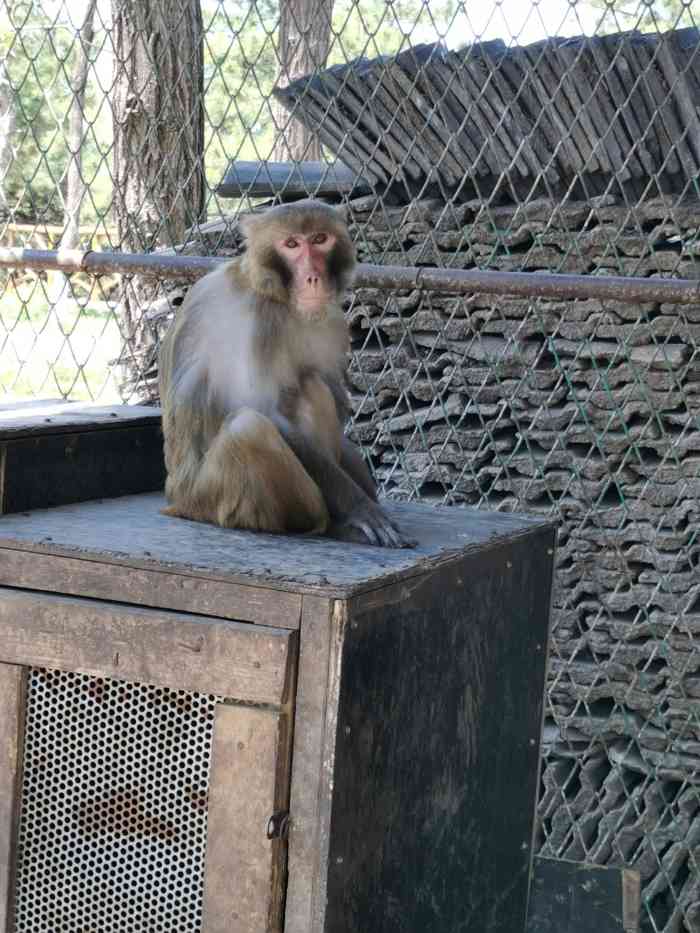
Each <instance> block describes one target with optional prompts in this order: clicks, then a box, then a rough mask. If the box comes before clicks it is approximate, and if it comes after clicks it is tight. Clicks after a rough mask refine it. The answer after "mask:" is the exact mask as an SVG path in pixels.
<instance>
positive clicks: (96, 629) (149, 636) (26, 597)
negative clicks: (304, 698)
mask: <svg viewBox="0 0 700 933" xmlns="http://www.w3.org/2000/svg"><path fill="white" fill-rule="evenodd" d="M0 629H1V630H2V639H1V640H0V658H1V659H2V660H3V661H7V662H10V663H13V664H24V665H27V666H31V667H49V668H57V669H59V670H66V671H80V672H81V673H85V674H94V675H95V676H97V677H114V678H117V679H120V680H131V681H136V682H138V683H151V684H157V685H159V686H166V687H173V688H177V689H182V690H193V691H195V692H198V693H214V694H219V695H221V696H225V697H232V698H234V699H241V700H249V701H252V702H256V703H270V704H275V705H281V704H283V703H284V702H286V700H287V698H288V694H289V689H290V678H291V676H292V671H293V665H294V662H295V648H296V638H295V636H294V635H293V634H292V633H291V632H288V631H286V630H285V629H277V628H268V627H267V626H253V625H246V624H244V623H239V622H227V621H220V620H218V619H211V618H208V617H206V616H194V615H187V614H185V613H179V612H165V611H162V610H159V611H156V610H153V609H140V608H136V607H130V606H121V605H115V604H110V603H102V602H98V601H97V600H88V599H76V598H69V597H64V596H49V595H46V594H41V593H25V592H22V591H20V590H9V589H5V588H0Z"/></svg>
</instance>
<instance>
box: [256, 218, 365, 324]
mask: <svg viewBox="0 0 700 933" xmlns="http://www.w3.org/2000/svg"><path fill="white" fill-rule="evenodd" d="M241 227H242V229H243V233H244V234H245V237H246V243H247V252H246V268H247V271H248V275H249V277H250V286H251V287H252V289H253V290H254V291H255V292H257V293H258V295H261V296H263V297H267V298H271V299H272V300H273V301H275V302H276V303H278V304H280V305H282V306H284V307H286V308H288V309H289V310H290V311H291V312H292V313H293V314H295V315H298V316H299V317H300V318H302V319H305V320H319V319H320V318H322V317H324V316H325V315H326V313H327V312H328V308H329V305H330V304H333V303H337V301H338V299H339V297H340V296H341V295H342V293H343V292H344V290H345V289H346V288H347V286H348V284H349V280H350V275H351V273H352V270H353V268H354V266H355V250H354V248H353V245H352V242H351V240H350V235H349V233H348V228H347V226H346V224H345V221H344V220H343V218H342V215H341V214H340V213H339V212H338V211H336V210H335V209H334V208H332V207H329V206H328V205H327V204H323V203H321V202H319V201H313V200H310V201H298V202H296V203H294V204H283V205H280V206H279V207H274V208H271V209H269V210H267V211H265V213H263V214H257V215H251V216H248V217H246V218H244V219H243V220H242V221H241Z"/></svg>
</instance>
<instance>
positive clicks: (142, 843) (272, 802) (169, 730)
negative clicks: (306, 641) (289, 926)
mask: <svg viewBox="0 0 700 933" xmlns="http://www.w3.org/2000/svg"><path fill="white" fill-rule="evenodd" d="M0 631H1V632H2V638H0V931H2V933H10V931H12V933H35V931H36V930H38V929H51V930H56V931H58V930H60V931H61V933H112V931H114V933H122V931H124V930H127V929H128V930H130V931H134V933H140V931H143V933H151V931H153V930H158V929H162V930H164V931H175V930H177V931H178V933H179V931H201V933H218V931H223V930H226V931H227V933H229V931H230V933H239V931H240V933H270V931H277V930H279V929H280V928H281V909H282V904H283V898H284V886H285V880H286V879H285V873H286V842H285V840H284V839H283V838H281V837H279V836H278V837H275V838H272V839H270V838H268V832H267V830H268V823H269V821H270V818H271V817H272V816H273V815H274V814H276V813H279V812H283V811H285V810H286V809H287V808H288V799H289V734H290V717H291V715H292V710H291V697H292V687H293V683H294V668H295V664H296V640H297V635H296V633H295V632H290V631H288V630H284V629H276V628H268V627H266V626H259V625H249V624H244V623H238V622H232V621H226V620H220V619H214V618H210V617H205V616H194V615H190V614H187V613H176V612H167V611H163V612H161V611H158V610H151V609H139V608H134V607H130V606H122V605H118V604H111V603H103V602H99V601H97V600H81V599H78V598H72V597H71V598H66V597H61V596H49V595H46V594H36V593H29V592H23V591H16V590H4V589H2V588H0Z"/></svg>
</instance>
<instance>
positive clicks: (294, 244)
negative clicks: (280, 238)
mask: <svg viewBox="0 0 700 933" xmlns="http://www.w3.org/2000/svg"><path fill="white" fill-rule="evenodd" d="M284 245H285V246H286V247H287V249H296V248H297V246H298V245H299V240H295V239H294V237H293V236H290V238H289V239H288V240H285V241H284Z"/></svg>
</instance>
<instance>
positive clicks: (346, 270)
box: [160, 200, 411, 547]
mask: <svg viewBox="0 0 700 933" xmlns="http://www.w3.org/2000/svg"><path fill="white" fill-rule="evenodd" d="M242 229H243V233H244V236H245V238H246V252H245V253H244V255H243V256H240V257H238V258H236V259H234V260H233V261H232V262H230V263H226V264H225V265H223V266H222V267H221V268H219V269H216V270H215V271H214V272H211V273H210V274H209V275H207V276H205V277H204V278H203V279H201V280H200V281H199V282H197V283H196V284H195V285H194V286H193V287H192V288H191V289H190V292H189V293H188V295H187V298H186V300H185V303H184V304H183V307H182V308H181V310H180V312H179V314H178V316H177V318H176V320H175V322H174V323H173V325H172V327H171V329H170V331H169V332H168V334H167V337H166V339H165V341H164V342H163V346H162V349H161V354H160V393H161V404H162V407H163V435H164V446H165V465H166V469H167V473H168V477H167V482H166V495H167V498H168V501H169V503H170V506H169V507H168V508H167V509H166V510H165V511H166V514H170V515H179V516H182V517H183V518H189V519H193V520H195V521H203V522H213V523H214V524H217V525H221V526H223V527H226V528H245V529H251V530H255V531H267V532H297V533H307V534H328V535H331V536H333V537H337V538H340V539H343V540H347V541H355V542H361V543H364V544H373V545H379V546H384V547H407V546H410V545H411V542H409V541H408V540H407V539H406V538H405V537H404V536H403V534H402V533H401V532H400V531H399V529H398V528H397V527H396V526H395V525H394V523H393V522H392V521H391V520H390V519H389V518H388V516H387V515H386V514H385V513H384V511H383V510H382V508H381V507H380V506H379V505H378V503H377V501H376V490H375V485H374V482H373V480H372V477H371V475H370V473H369V470H368V469H367V467H366V465H365V463H364V461H363V459H362V455H361V454H360V452H359V450H358V449H357V448H356V447H355V446H354V445H353V444H352V443H351V442H350V441H349V440H348V439H347V438H346V437H345V436H344V433H343V425H344V422H345V420H346V417H347V414H348V400H347V395H346V392H345V389H344V376H345V370H346V365H347V353H348V350H349V338H348V329H347V325H346V323H345V319H344V317H343V312H342V308H341V305H340V301H341V298H342V295H343V292H344V290H345V288H346V287H347V285H348V284H349V280H350V276H351V273H352V271H353V268H354V265H355V253H354V249H353V246H352V243H351V240H350V237H349V234H348V230H347V227H346V225H345V223H344V221H343V219H342V217H341V215H340V214H339V213H338V211H336V210H335V209H334V208H332V207H329V206H328V205H326V204H323V203H322V202H319V201H311V200H308V201H301V202H297V203H295V204H285V205H282V206H280V207H275V208H272V209H270V210H268V211H266V212H265V213H263V214H259V215H252V216H249V217H247V218H245V219H244V220H243V222H242Z"/></svg>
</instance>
